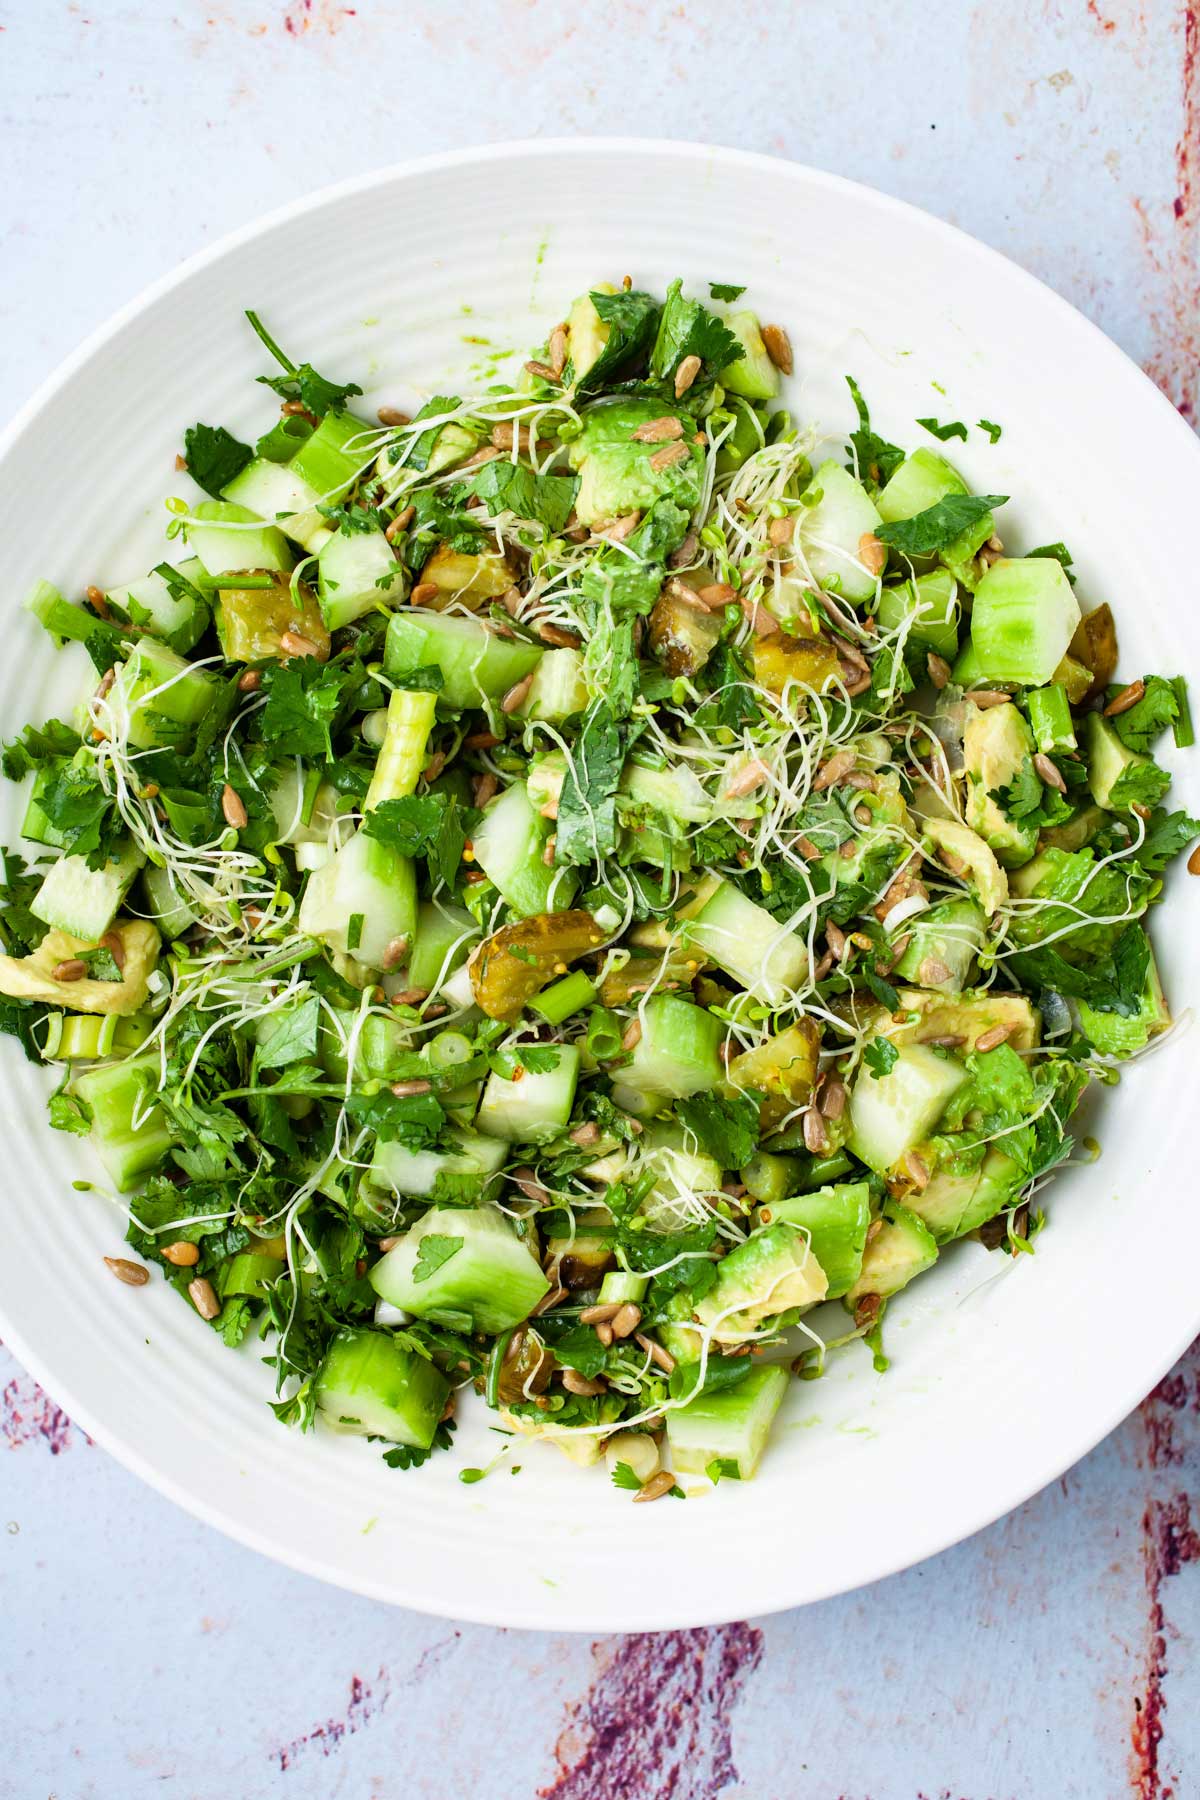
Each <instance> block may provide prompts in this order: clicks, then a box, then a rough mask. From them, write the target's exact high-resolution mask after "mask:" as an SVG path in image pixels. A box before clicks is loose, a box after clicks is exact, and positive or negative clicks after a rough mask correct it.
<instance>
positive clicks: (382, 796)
mask: <svg viewBox="0 0 1200 1800" xmlns="http://www.w3.org/2000/svg"><path fill="white" fill-rule="evenodd" d="M436 713H437V697H436V695H434V694H431V693H430V692H429V691H428V689H425V688H397V689H396V690H395V692H394V693H393V694H392V696H391V698H390V699H389V701H388V709H387V728H386V731H385V733H384V739H383V743H382V745H381V746H380V751H379V756H378V758H377V760H376V763H375V772H374V774H373V775H372V777H371V785H370V787H369V788H368V789H367V797H366V799H365V800H364V801H363V811H364V812H370V810H371V808H372V807H373V806H378V805H380V803H381V802H382V801H384V800H402V799H403V798H404V796H405V795H406V794H415V793H416V791H417V783H418V781H420V779H421V771H422V769H423V768H424V767H425V764H426V762H427V761H428V756H427V750H428V747H429V734H430V732H431V731H432V730H433V723H434V718H435V717H436Z"/></svg>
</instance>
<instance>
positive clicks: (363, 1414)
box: [316, 1328, 450, 1450]
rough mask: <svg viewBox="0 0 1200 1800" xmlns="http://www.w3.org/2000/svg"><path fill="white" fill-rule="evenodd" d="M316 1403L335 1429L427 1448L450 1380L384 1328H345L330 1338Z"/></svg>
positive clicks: (441, 1411) (317, 1384)
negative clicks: (405, 1347)
mask: <svg viewBox="0 0 1200 1800" xmlns="http://www.w3.org/2000/svg"><path fill="white" fill-rule="evenodd" d="M316 1393H317V1408H318V1410H319V1412H320V1414H321V1417H322V1418H323V1419H324V1420H325V1422H326V1424H328V1425H332V1426H333V1427H334V1428H335V1430H339V1431H352V1432H358V1433H359V1434H360V1435H362V1436H364V1437H381V1438H386V1439H387V1440H388V1441H389V1442H391V1443H396V1444H408V1445H410V1446H411V1447H412V1448H413V1449H414V1450H428V1449H429V1447H430V1445H431V1444H432V1443H433V1434H434V1432H435V1431H436V1430H437V1428H438V1424H439V1422H440V1420H441V1417H442V1413H443V1412H444V1411H445V1408H446V1401H447V1400H448V1399H449V1398H450V1382H449V1381H448V1380H447V1378H446V1376H445V1375H443V1374H442V1371H441V1370H440V1369H439V1368H438V1367H437V1366H436V1365H435V1364H434V1363H431V1362H430V1361H429V1360H428V1358H427V1357H424V1356H420V1355H418V1354H417V1352H416V1351H415V1350H404V1349H402V1348H401V1347H400V1345H399V1344H397V1343H396V1342H395V1340H394V1339H393V1338H391V1337H389V1336H388V1334H387V1332H386V1331H370V1330H367V1329H365V1328H353V1329H351V1328H347V1329H345V1330H343V1331H339V1332H338V1333H337V1335H336V1336H335V1337H334V1338H333V1340H332V1342H331V1343H330V1345H329V1348H328V1350H327V1351H326V1352H325V1360H324V1362H323V1363H322V1364H321V1367H320V1370H319V1371H318V1374H317V1382H316Z"/></svg>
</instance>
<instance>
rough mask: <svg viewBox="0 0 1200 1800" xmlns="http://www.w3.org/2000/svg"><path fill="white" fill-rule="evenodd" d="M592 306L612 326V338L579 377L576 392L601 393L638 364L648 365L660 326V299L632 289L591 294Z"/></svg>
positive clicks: (609, 338)
mask: <svg viewBox="0 0 1200 1800" xmlns="http://www.w3.org/2000/svg"><path fill="white" fill-rule="evenodd" d="M590 298H591V302H592V305H593V306H594V307H595V309H596V312H597V314H598V315H599V317H600V318H601V319H602V320H603V322H604V323H605V324H606V325H607V326H608V327H609V332H608V341H607V343H606V344H605V346H604V348H603V350H601V352H600V354H599V356H598V357H597V358H596V360H595V362H594V363H593V364H592V366H591V368H590V369H586V370H585V371H584V373H583V374H582V375H581V376H579V377H578V379H577V381H576V392H577V393H579V394H581V395H582V394H597V393H600V392H602V391H603V389H604V388H606V387H611V386H613V385H614V384H615V383H616V382H617V381H619V380H620V378H621V377H622V376H623V375H626V374H628V373H629V371H630V370H631V369H632V368H633V367H635V366H636V365H638V364H644V359H645V357H646V356H647V354H648V353H649V350H650V346H651V345H652V344H653V342H654V334H655V332H656V330H657V329H658V314H659V306H658V301H657V300H656V299H655V298H654V296H653V294H646V293H643V292H642V291H641V290H640V289H638V288H632V289H630V290H629V291H628V292H626V293H620V294H598V293H593V294H592V295H591V296H590Z"/></svg>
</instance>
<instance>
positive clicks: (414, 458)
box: [404, 394, 462, 469]
mask: <svg viewBox="0 0 1200 1800" xmlns="http://www.w3.org/2000/svg"><path fill="white" fill-rule="evenodd" d="M461 405H462V401H461V400H460V399H459V397H458V395H457V394H434V395H433V397H432V399H429V400H427V401H426V402H425V404H424V406H423V407H422V408H421V410H420V412H419V413H416V414H414V416H413V424H414V425H417V424H419V423H420V421H421V420H422V419H440V418H444V415H445V414H446V413H452V412H457V410H458V408H459V407H460V406H461ZM444 429H445V427H444V425H431V426H430V427H429V429H428V430H427V431H423V432H421V434H420V435H419V436H418V437H416V438H414V439H413V441H412V444H411V446H410V448H409V452H408V455H407V456H406V457H405V458H404V465H405V467H406V468H409V469H427V468H428V467H429V458H430V457H431V456H432V455H433V447H434V445H435V444H436V443H437V441H438V439H439V438H440V437H441V435H442V432H443V430H444Z"/></svg>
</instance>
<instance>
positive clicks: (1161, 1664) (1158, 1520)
mask: <svg viewBox="0 0 1200 1800" xmlns="http://www.w3.org/2000/svg"><path fill="white" fill-rule="evenodd" d="M1142 1548H1143V1552H1144V1555H1145V1565H1146V1594H1147V1598H1148V1599H1149V1602H1150V1605H1149V1614H1148V1624H1149V1629H1150V1642H1149V1645H1148V1648H1147V1653H1146V1686H1145V1691H1144V1693H1143V1694H1141V1695H1137V1696H1135V1698H1134V1702H1133V1708H1134V1711H1133V1723H1132V1725H1131V1727H1130V1743H1131V1748H1132V1754H1131V1757H1130V1775H1131V1780H1132V1791H1133V1793H1134V1794H1135V1795H1136V1797H1137V1800H1174V1797H1175V1795H1176V1789H1175V1787H1174V1786H1173V1785H1172V1784H1171V1783H1169V1782H1166V1781H1164V1780H1163V1776H1162V1771H1161V1770H1160V1768H1159V1759H1158V1752H1159V1745H1160V1744H1161V1742H1162V1735H1163V1723H1162V1716H1163V1713H1164V1712H1165V1711H1166V1706H1167V1701H1166V1696H1165V1694H1164V1692H1163V1687H1164V1683H1165V1681H1166V1676H1167V1634H1166V1613H1165V1610H1164V1607H1163V1594H1162V1589H1163V1583H1164V1581H1166V1580H1167V1579H1168V1578H1169V1577H1170V1576H1172V1575H1178V1573H1179V1571H1180V1569H1182V1568H1184V1567H1185V1565H1186V1564H1188V1563H1192V1562H1200V1533H1198V1532H1197V1531H1196V1529H1195V1527H1194V1526H1193V1524H1192V1514H1191V1506H1190V1504H1189V1502H1188V1497H1187V1495H1186V1494H1183V1493H1179V1494H1176V1495H1175V1496H1174V1498H1173V1499H1171V1500H1167V1501H1160V1500H1152V1501H1151V1502H1150V1504H1149V1506H1147V1508H1146V1511H1145V1514H1144V1516H1143V1519H1142Z"/></svg>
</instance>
